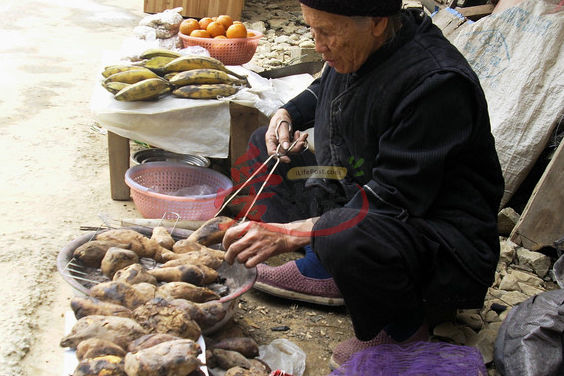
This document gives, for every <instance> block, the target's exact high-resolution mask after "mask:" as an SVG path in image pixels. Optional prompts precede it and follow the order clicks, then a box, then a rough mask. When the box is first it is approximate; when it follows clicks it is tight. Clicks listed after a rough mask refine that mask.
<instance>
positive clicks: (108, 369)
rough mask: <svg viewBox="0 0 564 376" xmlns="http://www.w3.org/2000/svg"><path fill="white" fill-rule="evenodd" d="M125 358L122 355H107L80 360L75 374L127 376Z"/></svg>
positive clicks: (83, 375) (74, 375)
mask: <svg viewBox="0 0 564 376" xmlns="http://www.w3.org/2000/svg"><path fill="white" fill-rule="evenodd" d="M124 365H125V362H124V359H123V358H122V357H120V356H115V355H106V356H100V357H97V358H88V359H84V360H82V361H80V362H79V363H78V365H77V366H76V369H75V370H74V373H73V374H72V375H73V376H127V374H126V373H125V369H124Z"/></svg>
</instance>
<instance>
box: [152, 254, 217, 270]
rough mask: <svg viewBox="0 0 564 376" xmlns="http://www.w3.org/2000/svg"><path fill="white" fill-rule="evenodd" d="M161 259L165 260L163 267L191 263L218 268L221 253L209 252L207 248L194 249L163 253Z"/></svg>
mask: <svg viewBox="0 0 564 376" xmlns="http://www.w3.org/2000/svg"><path fill="white" fill-rule="evenodd" d="M218 252H221V251H218ZM220 256H221V257H220ZM163 261H164V262H165V263H164V265H163V267H169V266H176V265H181V264H192V265H206V266H208V267H210V268H212V269H218V268H219V267H220V266H221V264H222V263H223V254H221V255H220V254H217V253H216V252H210V251H209V250H203V251H195V252H190V253H174V252H169V253H166V254H164V255H163Z"/></svg>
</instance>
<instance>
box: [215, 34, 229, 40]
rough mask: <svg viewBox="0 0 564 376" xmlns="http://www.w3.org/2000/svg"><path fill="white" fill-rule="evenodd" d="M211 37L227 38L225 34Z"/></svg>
mask: <svg viewBox="0 0 564 376" xmlns="http://www.w3.org/2000/svg"><path fill="white" fill-rule="evenodd" d="M213 39H227V37H226V36H225V35H218V36H215V37H213Z"/></svg>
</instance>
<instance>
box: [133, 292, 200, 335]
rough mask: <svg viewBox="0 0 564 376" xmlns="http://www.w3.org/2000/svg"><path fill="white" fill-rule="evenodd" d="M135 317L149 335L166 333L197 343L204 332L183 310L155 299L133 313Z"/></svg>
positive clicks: (162, 300)
mask: <svg viewBox="0 0 564 376" xmlns="http://www.w3.org/2000/svg"><path fill="white" fill-rule="evenodd" d="M133 317H134V318H135V320H136V321H137V322H138V323H139V324H141V326H142V327H143V328H145V329H146V330H147V331H148V332H149V333H166V334H172V335H173V336H177V337H181V338H188V339H192V340H194V341H196V340H197V339H198V338H199V337H200V335H201V334H202V331H201V329H200V327H199V326H198V324H196V322H195V321H194V320H192V319H191V318H190V316H189V315H188V314H187V313H186V312H185V311H183V310H181V309H179V308H176V307H174V306H172V305H170V304H169V303H168V302H167V301H166V300H164V299H159V298H155V299H152V300H150V301H148V302H147V303H145V304H144V305H142V306H140V307H138V308H136V309H135V310H134V311H133Z"/></svg>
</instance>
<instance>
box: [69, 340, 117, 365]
mask: <svg viewBox="0 0 564 376" xmlns="http://www.w3.org/2000/svg"><path fill="white" fill-rule="evenodd" d="M125 353H126V351H125V350H124V349H123V348H121V347H120V346H118V345H116V344H115V343H114V342H112V341H108V340H107V339H103V338H97V337H94V338H88V339H86V340H84V341H82V342H80V343H79V344H78V346H76V357H77V359H78V360H84V359H90V358H97V357H99V356H106V355H115V356H119V357H122V358H123V357H124V356H125Z"/></svg>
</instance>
